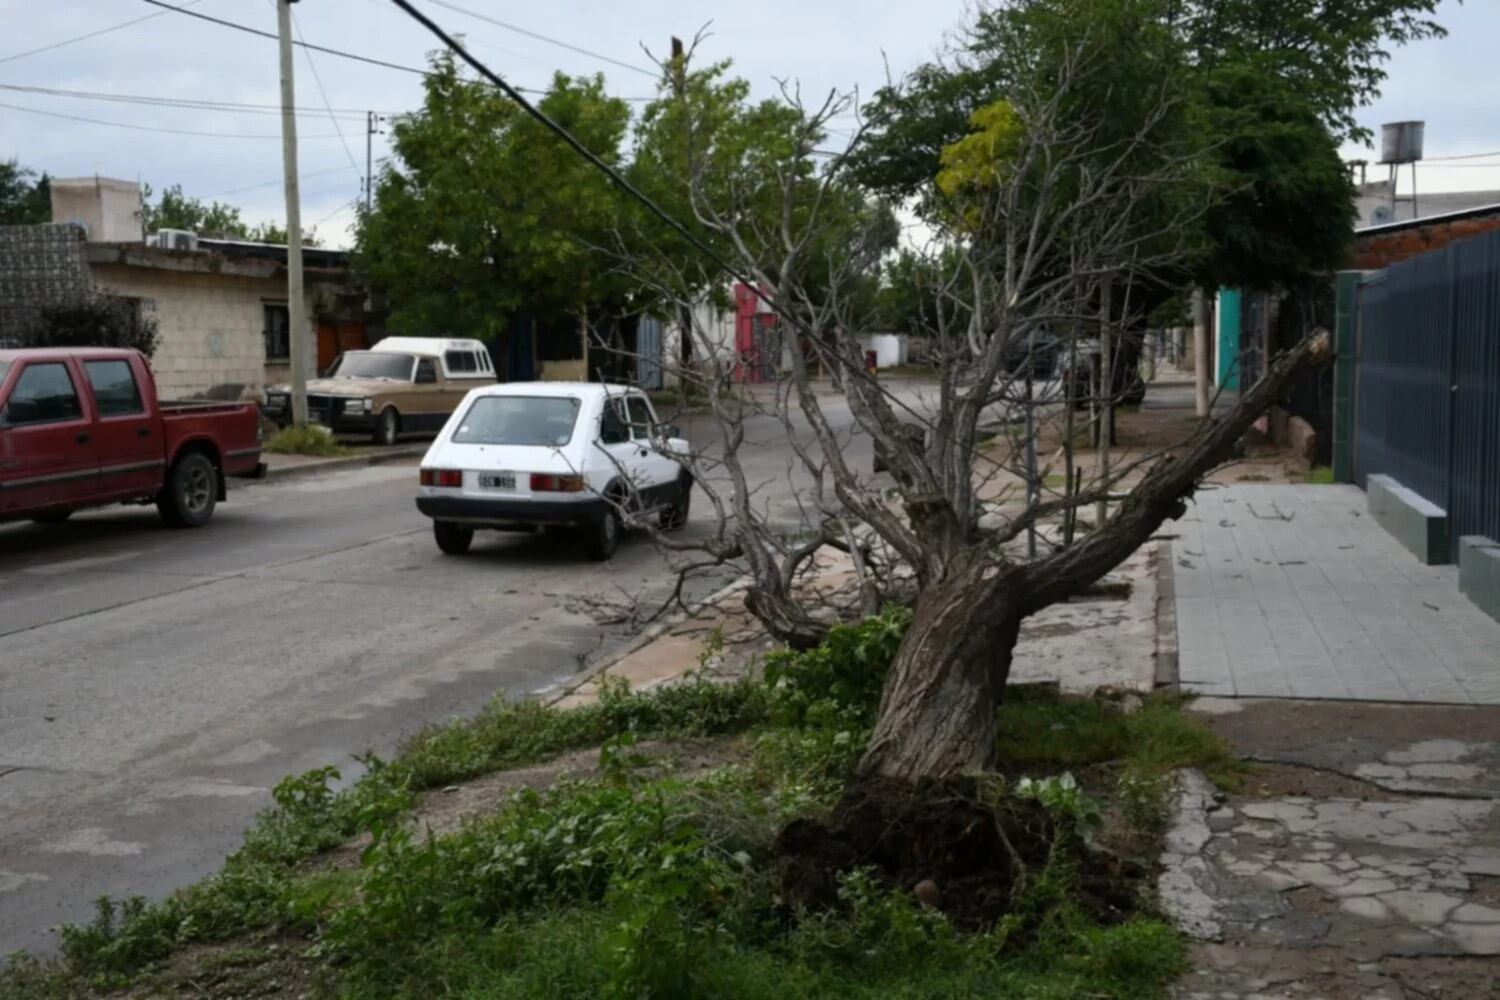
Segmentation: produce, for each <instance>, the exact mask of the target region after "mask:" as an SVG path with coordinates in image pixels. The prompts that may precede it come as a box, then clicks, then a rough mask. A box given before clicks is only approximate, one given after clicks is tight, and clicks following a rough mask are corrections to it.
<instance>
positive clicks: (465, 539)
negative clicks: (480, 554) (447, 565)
mask: <svg viewBox="0 0 1500 1000" xmlns="http://www.w3.org/2000/svg"><path fill="white" fill-rule="evenodd" d="M432 537H433V539H434V540H436V541H437V547H438V548H440V549H442V550H443V553H444V555H450V556H461V555H463V554H464V553H465V552H467V551H469V546H470V545H472V544H473V543H474V529H473V528H465V527H464V526H463V525H461V524H454V523H453V522H452V521H433V522H432Z"/></svg>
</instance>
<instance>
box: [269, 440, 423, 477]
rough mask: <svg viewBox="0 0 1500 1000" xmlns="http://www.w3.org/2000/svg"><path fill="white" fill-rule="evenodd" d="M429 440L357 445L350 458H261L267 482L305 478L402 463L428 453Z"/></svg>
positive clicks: (280, 455)
mask: <svg viewBox="0 0 1500 1000" xmlns="http://www.w3.org/2000/svg"><path fill="white" fill-rule="evenodd" d="M431 444H432V442H430V441H418V442H414V443H411V444H396V445H391V446H390V447H385V446H383V445H357V446H354V447H353V448H351V449H350V450H351V451H352V452H354V454H352V455H336V456H331V457H324V456H320V455H282V454H278V453H276V452H269V451H268V452H263V453H262V454H261V459H262V460H263V461H264V462H265V463H266V478H267V479H286V478H288V477H291V476H308V475H314V474H317V473H322V472H333V471H335V470H337V469H352V468H360V467H363V466H367V465H384V464H386V463H388V462H403V461H409V460H411V459H414V458H421V457H422V456H423V455H425V454H427V449H428V448H429V447H430V446H431Z"/></svg>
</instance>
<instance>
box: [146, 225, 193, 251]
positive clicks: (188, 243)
mask: <svg viewBox="0 0 1500 1000" xmlns="http://www.w3.org/2000/svg"><path fill="white" fill-rule="evenodd" d="M146 242H147V244H148V245H150V246H153V247H156V248H157V249H158V250H196V249H198V234H197V233H194V232H189V231H188V230H186V229H158V230H157V231H156V232H154V233H152V234H151V237H150V239H148V240H147V241H146Z"/></svg>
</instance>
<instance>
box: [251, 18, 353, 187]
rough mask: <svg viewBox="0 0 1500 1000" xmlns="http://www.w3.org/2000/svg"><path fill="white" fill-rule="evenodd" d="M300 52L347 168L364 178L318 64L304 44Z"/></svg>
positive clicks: (294, 25) (299, 33)
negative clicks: (321, 99)
mask: <svg viewBox="0 0 1500 1000" xmlns="http://www.w3.org/2000/svg"><path fill="white" fill-rule="evenodd" d="M271 6H272V7H275V6H276V0H271ZM288 13H289V14H291V17H292V28H293V29H294V30H295V31H296V32H297V40H298V41H301V40H302V26H301V25H300V24H298V23H297V13H296V11H288ZM302 54H303V55H304V56H306V57H307V68H308V69H310V70H312V77H313V82H314V83H316V84H317V85H318V96H319V97H321V98H323V107H325V108H327V109H328V120H329V121H330V122H332V123H333V130H334V131H335V132H337V133H338V137H339V145H341V146H343V147H344V155H345V156H347V157H349V169H350V170H353V171H354V176H355V177H358V178H360V179H361V180H363V179H364V174H362V173H360V170H359V164H358V163H356V162H355V160H354V151H353V150H351V149H350V148H349V140H348V139H345V138H344V130H343V129H341V128H339V120H338V118H337V117H335V116H334V113H333V104H332V103H330V102H329V100H328V91H326V90H324V89H323V78H322V77H320V76H319V75H318V64H317V63H315V62H313V56H312V52H311V51H310V50H309V49H308V48H307V46H306V45H304V46H303V47H302Z"/></svg>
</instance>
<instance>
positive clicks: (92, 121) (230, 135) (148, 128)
mask: <svg viewBox="0 0 1500 1000" xmlns="http://www.w3.org/2000/svg"><path fill="white" fill-rule="evenodd" d="M0 108H9V109H10V110H12V111H24V112H25V113H27V114H29V115H43V116H45V117H47V118H61V119H64V120H65V121H70V122H84V123H86V124H89V125H108V126H110V127H112V128H128V129H132V130H134V131H136V132H162V133H165V134H167V135H195V136H200V137H206V138H210V139H278V140H279V139H280V138H281V136H280V135H279V134H268V133H264V132H261V133H248V132H201V131H198V130H195V129H185V128H164V127H160V126H156V125H136V124H134V123H132V122H112V121H108V120H107V119H104V118H85V117H83V116H82V115H65V114H63V113H62V112H60V111H42V110H40V109H38V108H23V107H21V106H20V105H18V104H5V103H3V102H0ZM302 138H304V139H337V138H338V136H336V135H305V136H303V137H302Z"/></svg>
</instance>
